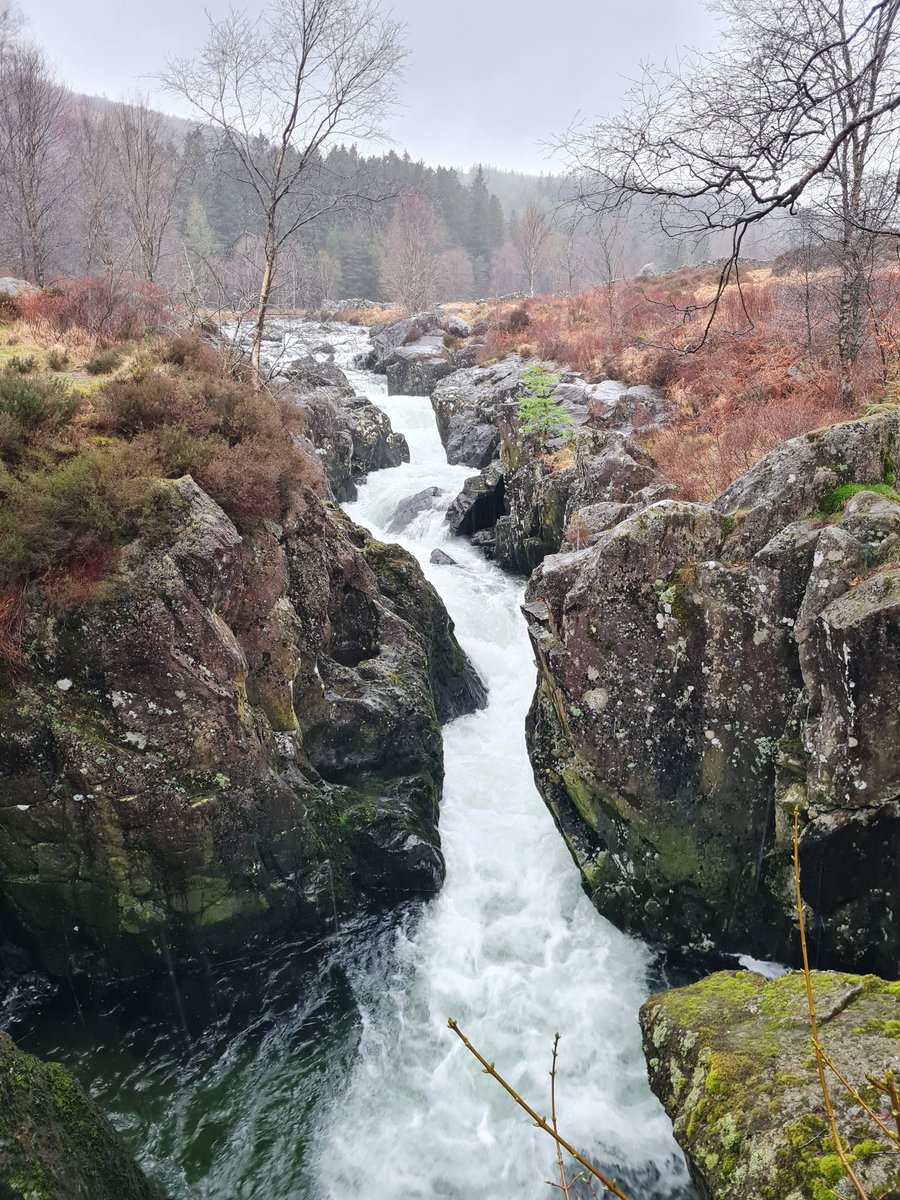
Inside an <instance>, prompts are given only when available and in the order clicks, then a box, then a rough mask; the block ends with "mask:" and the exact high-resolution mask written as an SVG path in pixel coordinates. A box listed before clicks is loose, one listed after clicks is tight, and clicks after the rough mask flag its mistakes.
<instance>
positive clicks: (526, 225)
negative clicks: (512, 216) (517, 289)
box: [512, 203, 551, 296]
mask: <svg viewBox="0 0 900 1200" xmlns="http://www.w3.org/2000/svg"><path fill="white" fill-rule="evenodd" d="M550 230H551V225H550V218H549V217H548V215H547V213H546V212H545V211H544V210H543V209H542V208H541V207H539V205H537V204H534V203H532V204H529V205H527V207H526V208H525V211H524V212H523V213H522V216H521V217H520V218H519V223H518V224H517V225H516V228H515V230H514V232H513V235H512V243H513V245H514V246H515V248H516V253H517V254H518V256H519V265H520V266H521V268H522V275H523V277H524V279H525V286H526V287H527V288H528V294H529V296H533V295H534V285H535V280H536V278H537V274H538V271H540V269H541V267H542V266H543V265H544V258H545V252H546V248H547V239H548V238H549V236H550Z"/></svg>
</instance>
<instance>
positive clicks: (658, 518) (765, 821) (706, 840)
mask: <svg viewBox="0 0 900 1200" xmlns="http://www.w3.org/2000/svg"><path fill="white" fill-rule="evenodd" d="M898 432H900V415H898V413H897V412H895V411H890V410H889V411H885V412H882V413H879V414H876V415H875V416H873V417H869V418H866V419H864V420H861V421H854V422H849V423H847V424H845V425H839V426H834V427H832V428H830V429H828V430H825V431H822V432H821V433H818V434H811V435H808V436H807V437H804V438H798V439H794V440H793V441H791V442H787V443H785V444H784V445H783V446H781V447H779V448H778V449H777V450H775V451H773V452H772V454H771V455H769V456H767V457H766V458H764V459H763V460H762V461H761V462H760V463H758V464H757V465H756V466H755V467H754V468H753V469H752V471H750V472H749V473H748V475H747V476H746V477H744V478H743V479H742V480H738V481H737V482H736V483H734V484H733V485H732V486H731V487H730V488H729V489H728V491H727V492H726V493H725V494H724V495H723V496H722V497H720V498H719V499H718V500H716V501H715V502H714V503H713V504H712V505H702V504H683V503H675V502H672V501H670V500H663V501H657V502H656V503H651V504H650V505H649V507H647V506H638V505H632V504H631V503H630V502H623V501H622V498H621V497H615V496H612V495H611V496H609V498H608V500H609V502H616V501H618V502H619V503H621V504H622V507H621V509H620V510H619V512H618V513H615V514H609V513H608V512H607V511H605V510H604V512H602V513H600V512H598V513H597V523H598V528H597V530H596V532H590V531H589V536H587V537H586V542H587V545H586V548H585V549H583V550H581V551H576V552H568V553H562V554H559V555H556V556H551V557H549V558H547V559H545V561H544V562H543V564H542V565H541V567H540V568H539V569H538V570H537V571H536V572H535V574H534V575H533V576H532V579H531V581H530V583H529V586H528V592H527V603H526V606H525V613H526V617H527V619H528V622H529V628H530V632H531V637H532V643H533V645H534V648H535V652H536V656H537V660H538V666H539V678H538V690H537V694H536V697H535V701H534V704H533V706H532V710H531V714H530V716H529V721H528V737H529V745H530V750H531V755H532V762H533V765H534V769H535V777H536V779H537V782H538V785H539V788H540V790H541V791H542V793H543V795H544V797H545V799H546V800H547V803H548V805H549V806H550V808H551V810H552V811H553V813H554V816H555V818H556V820H557V823H558V824H559V826H560V828H561V830H562V831H563V834H564V836H565V837H566V839H567V841H568V844H569V846H570V849H571V850H572V853H573V854H574V856H575V858H576V861H577V862H578V863H579V866H580V867H581V870H582V875H583V878H584V881H585V885H586V887H587V888H588V890H589V892H590V894H591V895H592V897H593V899H594V901H595V903H596V904H597V905H598V907H599V908H600V909H601V911H603V912H604V913H606V914H607V915H608V916H610V918H611V919H613V920H614V921H616V922H617V923H618V924H619V925H621V926H623V927H624V928H626V929H629V930H632V931H634V932H638V933H641V934H643V935H644V936H646V937H649V938H651V939H652V940H654V941H658V942H660V943H663V944H665V945H667V946H669V947H671V948H673V949H675V950H677V951H679V952H683V953H686V954H687V955H689V956H691V957H695V958H696V957H698V956H706V957H707V958H714V957H715V956H716V955H719V954H721V953H725V952H728V951H732V952H735V951H749V952H751V953H756V954H758V955H759V956H761V957H767V958H785V957H791V956H793V955H795V954H796V941H795V934H794V924H793V905H792V900H791V883H790V850H791V847H790V836H789V821H790V816H791V814H792V812H793V809H794V807H795V806H797V807H799V808H800V810H801V826H802V832H801V841H800V853H801V868H802V873H803V877H804V879H805V880H809V881H810V886H809V897H808V898H809V900H810V902H811V905H812V910H813V912H812V918H811V922H812V925H813V927H814V929H815V937H816V948H817V954H818V955H819V960H818V961H819V964H820V965H822V966H833V967H838V968H846V969H856V970H875V971H878V972H880V973H882V974H885V975H888V976H891V975H894V974H896V973H897V970H898V953H900V933H898V925H900V915H898V914H900V800H898V795H900V736H898V733H900V730H898V726H897V720H898V718H897V712H898V706H900V674H898V672H897V666H896V664H897V661H898V660H897V646H898V644H900V603H898V599H900V571H898V568H897V567H896V565H895V562H896V559H895V554H894V550H895V547H896V545H897V530H898V527H900V505H898V504H897V503H896V502H895V501H893V500H891V499H890V497H889V496H888V495H886V494H885V493H884V491H882V492H872V491H867V490H866V489H865V488H864V487H863V488H862V489H861V490H860V489H859V488H852V489H845V492H844V499H843V501H842V504H843V506H842V507H841V506H839V507H838V508H837V509H836V511H835V512H834V513H833V514H832V515H830V516H829V515H826V514H824V513H823V512H822V510H821V505H822V503H823V501H824V499H825V498H826V496H828V495H829V494H830V493H831V492H832V491H833V489H834V487H835V482H836V481H838V480H841V479H843V480H844V481H845V482H850V481H854V482H855V481H859V482H860V483H861V484H865V483H866V482H868V483H872V482H873V475H874V477H875V479H877V478H878V477H879V472H882V471H884V470H885V466H884V464H885V463H886V462H888V461H889V460H890V448H891V446H892V445H893V440H894V438H895V437H896V435H897V433H898ZM636 495H637V494H635V496H633V497H632V500H633V499H635V498H636ZM739 505H740V506H744V507H738V506H739Z"/></svg>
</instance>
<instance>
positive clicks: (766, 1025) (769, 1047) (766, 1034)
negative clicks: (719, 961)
mask: <svg viewBox="0 0 900 1200" xmlns="http://www.w3.org/2000/svg"><path fill="white" fill-rule="evenodd" d="M813 995H814V998H815V1005H816V1009H817V1017H818V1022H819V1027H820V1036H821V1039H822V1042H823V1044H824V1045H825V1048H826V1051H827V1053H828V1054H829V1055H830V1057H831V1058H832V1060H833V1061H834V1063H835V1065H836V1067H837V1068H838V1070H839V1071H840V1072H841V1074H842V1075H843V1076H844V1077H845V1078H846V1079H847V1080H848V1081H849V1082H850V1083H851V1084H852V1085H853V1086H854V1087H855V1088H856V1089H858V1090H860V1091H861V1093H862V1095H863V1098H864V1099H865V1100H866V1101H867V1102H868V1103H869V1104H870V1105H871V1106H872V1107H873V1108H874V1109H875V1110H876V1112H877V1111H878V1110H879V1109H880V1108H881V1107H882V1105H881V1097H880V1095H879V1093H878V1092H877V1091H876V1089H875V1088H874V1087H872V1086H871V1084H869V1083H868V1082H867V1079H866V1076H867V1074H872V1075H874V1076H882V1077H883V1074H884V1071H885V1070H886V1069H893V1070H894V1071H895V1072H900V1042H898V1040H897V1038H896V1036H895V1035H893V1033H892V1022H893V1023H894V1024H896V1014H897V1010H898V1004H900V984H896V983H886V982H885V981H883V980H881V979H878V978H876V977H875V976H853V975H841V974H828V973H826V972H814V973H813ZM641 1029H642V1032H643V1039H644V1054H645V1057H646V1059H647V1064H648V1069H649V1077H650V1085H651V1087H652V1088H653V1091H654V1092H655V1093H656V1095H657V1096H658V1097H659V1099H660V1100H661V1101H662V1103H663V1105H664V1107H665V1109H666V1111H667V1112H668V1114H669V1116H670V1117H671V1118H672V1122H673V1127H674V1132H675V1137H676V1138H677V1140H678V1142H679V1144H680V1145H681V1147H682V1149H683V1150H684V1152H685V1157H686V1159H687V1162H688V1166H689V1168H690V1171H691V1175H692V1177H693V1180H694V1183H695V1185H696V1186H697V1190H698V1192H699V1194H700V1196H701V1197H703V1198H704V1200H747V1198H749V1197H754V1200H834V1197H835V1196H837V1197H838V1198H839V1200H843V1198H844V1197H847V1198H849V1197H851V1196H855V1195H856V1193H855V1191H854V1190H853V1188H852V1186H851V1185H850V1182H849V1180H848V1179H847V1178H846V1176H845V1173H844V1170H843V1167H842V1165H841V1162H840V1159H839V1158H838V1156H837V1154H836V1152H835V1147H834V1142H833V1140H832V1137H831V1134H830V1131H829V1129H828V1125H827V1123H826V1120H825V1115H824V1111H823V1100H822V1093H821V1089H820V1084H819V1076H818V1071H817V1068H816V1064H815V1057H814V1053H813V1049H812V1043H811V1040H810V1026H809V1014H808V1009H807V999H806V982H805V980H804V977H803V975H802V973H799V972H794V973H791V974H788V975H784V976H782V977H781V978H780V979H775V980H768V979H764V978H763V977H762V976H761V975H757V974H754V973H752V972H748V971H741V972H720V973H718V974H715V975H712V976H709V977H708V978H706V979H703V980H701V981H700V982H699V983H695V984H691V985H690V986H688V987H683V988H677V989H675V990H672V991H669V992H664V993H662V994H661V995H658V996H654V997H652V998H651V999H650V1000H648V1001H647V1003H646V1004H645V1005H644V1006H643V1008H642V1010H641ZM830 1083H831V1087H830V1092H831V1097H832V1101H833V1104H834V1108H835V1112H836V1116H837V1123H838V1127H839V1129H840V1131H841V1135H842V1138H843V1141H844V1144H845V1146H846V1150H847V1153H848V1157H849V1160H850V1162H851V1163H852V1165H853V1168H854V1170H855V1171H856V1172H857V1174H858V1175H859V1177H860V1180H861V1181H862V1183H863V1186H864V1187H865V1189H866V1191H867V1193H868V1195H869V1196H870V1197H871V1198H872V1200H887V1198H888V1197H893V1196H895V1195H896V1194H897V1193H898V1189H900V1151H898V1150H897V1148H896V1147H894V1146H892V1143H891V1142H890V1140H889V1139H888V1138H887V1137H886V1136H885V1135H884V1134H883V1133H882V1132H881V1131H880V1130H879V1128H878V1127H877V1125H875V1124H874V1122H873V1121H872V1120H871V1118H870V1117H868V1116H867V1114H866V1113H865V1112H864V1111H863V1110H862V1109H861V1108H860V1107H859V1106H858V1105H857V1104H856V1102H855V1101H853V1100H852V1098H851V1097H850V1096H849V1095H848V1093H847V1092H846V1091H845V1090H844V1089H843V1088H842V1087H841V1085H840V1084H839V1083H838V1082H837V1081H836V1080H835V1079H834V1077H833V1076H830Z"/></svg>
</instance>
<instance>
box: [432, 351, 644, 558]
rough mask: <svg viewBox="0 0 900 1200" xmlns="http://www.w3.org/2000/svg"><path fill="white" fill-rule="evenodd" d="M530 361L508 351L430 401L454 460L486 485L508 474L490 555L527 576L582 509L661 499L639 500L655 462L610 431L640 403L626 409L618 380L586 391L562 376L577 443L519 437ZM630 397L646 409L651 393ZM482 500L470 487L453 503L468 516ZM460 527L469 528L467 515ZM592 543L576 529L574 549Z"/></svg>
mask: <svg viewBox="0 0 900 1200" xmlns="http://www.w3.org/2000/svg"><path fill="white" fill-rule="evenodd" d="M534 365H535V364H534V362H523V360H522V359H520V358H519V357H518V356H516V355H509V356H508V357H507V358H505V359H503V360H502V361H500V362H499V363H495V364H493V365H491V366H485V367H475V368H472V369H470V370H462V371H458V372H456V374H454V375H453V376H452V377H451V378H450V379H447V380H444V381H442V382H441V383H440V384H439V385H438V387H437V388H436V389H435V391H434V394H433V395H432V400H431V402H432V407H433V408H434V412H435V417H436V419H437V424H438V430H439V432H440V435H441V440H442V442H443V444H444V447H445V449H446V451H447V458H448V461H450V462H452V463H462V464H464V465H467V466H472V467H477V468H480V469H481V473H482V479H483V480H485V479H488V477H489V476H491V477H492V473H495V472H496V471H498V470H499V471H501V472H502V475H503V506H502V508H501V507H497V509H496V514H495V519H494V524H495V526H496V528H495V532H494V536H493V537H492V538H491V541H490V549H491V554H492V556H495V557H496V559H497V561H498V563H499V564H500V565H501V566H502V567H504V568H505V569H506V570H510V571H516V572H520V573H522V574H530V573H531V571H533V570H534V569H535V567H537V566H538V565H539V563H541V562H542V561H543V559H544V558H545V557H546V556H547V555H548V554H555V553H556V552H557V551H559V550H560V549H561V548H563V546H564V543H565V531H566V527H567V525H568V524H569V522H570V521H571V520H572V519H573V517H574V518H576V526H578V527H583V526H584V525H585V524H586V523H587V522H589V521H590V520H591V517H590V516H589V515H588V514H585V515H584V517H582V516H581V511H582V510H583V509H587V508H589V507H590V506H592V505H596V504H599V503H612V502H617V503H620V504H621V503H624V502H626V501H627V502H632V503H634V505H635V507H646V505H647V504H649V503H652V501H653V500H654V499H658V498H659V496H656V495H655V496H652V497H650V496H646V497H642V496H640V495H638V496H637V497H636V498H635V494H636V493H641V492H643V491H644V490H645V489H646V488H647V487H648V486H650V485H651V484H652V483H653V481H654V466H653V460H652V459H651V458H650V456H649V455H648V454H647V452H646V451H645V450H643V449H642V448H641V447H640V446H639V445H638V444H637V443H636V442H635V441H634V440H633V439H632V437H631V436H630V434H629V433H628V432H627V429H626V428H621V429H613V428H612V425H613V423H614V422H616V421H620V422H622V423H623V426H628V425H629V422H630V420H631V419H632V418H633V416H634V405H635V404H636V403H637V398H634V397H633V398H632V400H633V403H632V405H631V407H627V406H625V405H624V402H623V398H624V397H626V396H627V395H629V394H630V393H626V392H625V391H624V389H623V388H622V386H621V385H620V384H612V385H610V384H598V385H589V384H586V383H585V382H584V381H583V380H582V379H580V378H579V377H578V376H576V375H573V374H571V373H567V372H563V373H562V374H561V378H560V382H559V383H558V384H557V386H556V388H555V390H554V392H553V398H554V400H555V401H556V402H557V403H558V404H559V405H561V407H562V408H563V410H564V411H565V413H566V415H567V417H568V419H569V421H570V423H571V426H570V427H571V430H572V434H571V439H569V438H563V439H558V440H556V441H554V440H553V439H549V440H545V441H544V442H543V444H542V443H540V442H539V441H538V440H537V439H535V438H534V437H530V436H528V435H526V434H525V433H523V431H522V429H521V421H520V419H519V416H518V405H519V399H520V398H521V396H522V395H523V394H524V393H525V385H524V382H523V379H524V376H525V374H526V373H527V371H528V370H529V369H530V368H531V367H533V366H534ZM632 391H640V393H641V394H640V402H641V403H644V404H646V403H647V402H648V401H647V396H646V395H645V393H649V394H650V395H651V396H652V395H653V393H651V392H650V389H632ZM607 393H609V394H608V395H607ZM656 399H657V401H658V403H662V402H661V401H660V400H659V398H656ZM570 442H571V444H570ZM478 494H479V493H478V488H477V485H475V484H474V482H473V481H470V482H469V483H467V485H466V489H465V490H464V492H463V493H462V494H461V495H460V497H459V500H458V502H457V505H458V506H461V508H462V509H463V510H464V509H465V506H466V503H467V499H468V500H471V499H472V498H475V497H477V495H478ZM456 507H457V506H454V508H453V509H452V510H451V512H452V513H454V514H455V512H456ZM481 507H482V510H483V505H482V506H481ZM463 515H464V514H463ZM454 523H455V525H456V526H458V527H460V528H462V526H464V525H465V522H464V521H463V520H462V519H459V520H455V522H454ZM468 524H470V525H471V524H473V522H472V521H469V522H468ZM474 524H475V525H476V526H477V529H467V528H466V529H462V531H463V532H468V533H470V534H471V533H474V532H478V531H483V530H486V529H487V528H488V527H487V526H485V525H484V523H483V521H482V520H481V518H480V516H479V517H478V519H476V520H475V521H474ZM589 537H590V530H589V529H588V530H585V529H583V528H580V532H579V534H578V537H577V539H576V540H577V544H578V547H579V548H580V546H581V545H583V544H585V545H586V544H587V540H588V538H589Z"/></svg>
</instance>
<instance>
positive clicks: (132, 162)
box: [113, 96, 184, 283]
mask: <svg viewBox="0 0 900 1200" xmlns="http://www.w3.org/2000/svg"><path fill="white" fill-rule="evenodd" d="M113 124H114V128H115V134H116V139H115V141H116V155H117V159H118V165H119V170H120V172H121V182H122V191H123V198H124V208H125V213H126V215H127V218H128V222H129V225H130V226H131V230H132V233H133V235H134V239H135V243H136V245H137V250H138V255H139V257H140V263H141V269H142V271H143V274H144V277H145V278H146V279H147V281H148V282H149V283H155V282H156V280H157V279H158V276H159V268H160V259H161V258H162V253H163V244H164V239H165V236H166V232H167V230H168V228H169V225H170V223H171V220H172V216H173V213H174V210H175V201H176V198H177V196H178V190H179V188H180V186H181V180H182V176H183V172H184V163H183V159H182V158H181V156H180V155H179V153H178V150H177V149H176V147H175V146H174V145H173V144H172V140H171V139H170V138H166V137H165V130H164V123H163V117H162V115H161V114H160V113H158V112H154V111H153V109H151V108H150V107H149V104H148V103H147V100H146V98H145V97H142V96H135V97H134V98H132V99H129V100H126V101H124V102H123V103H121V104H118V105H116V107H115V109H114V110H113Z"/></svg>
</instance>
